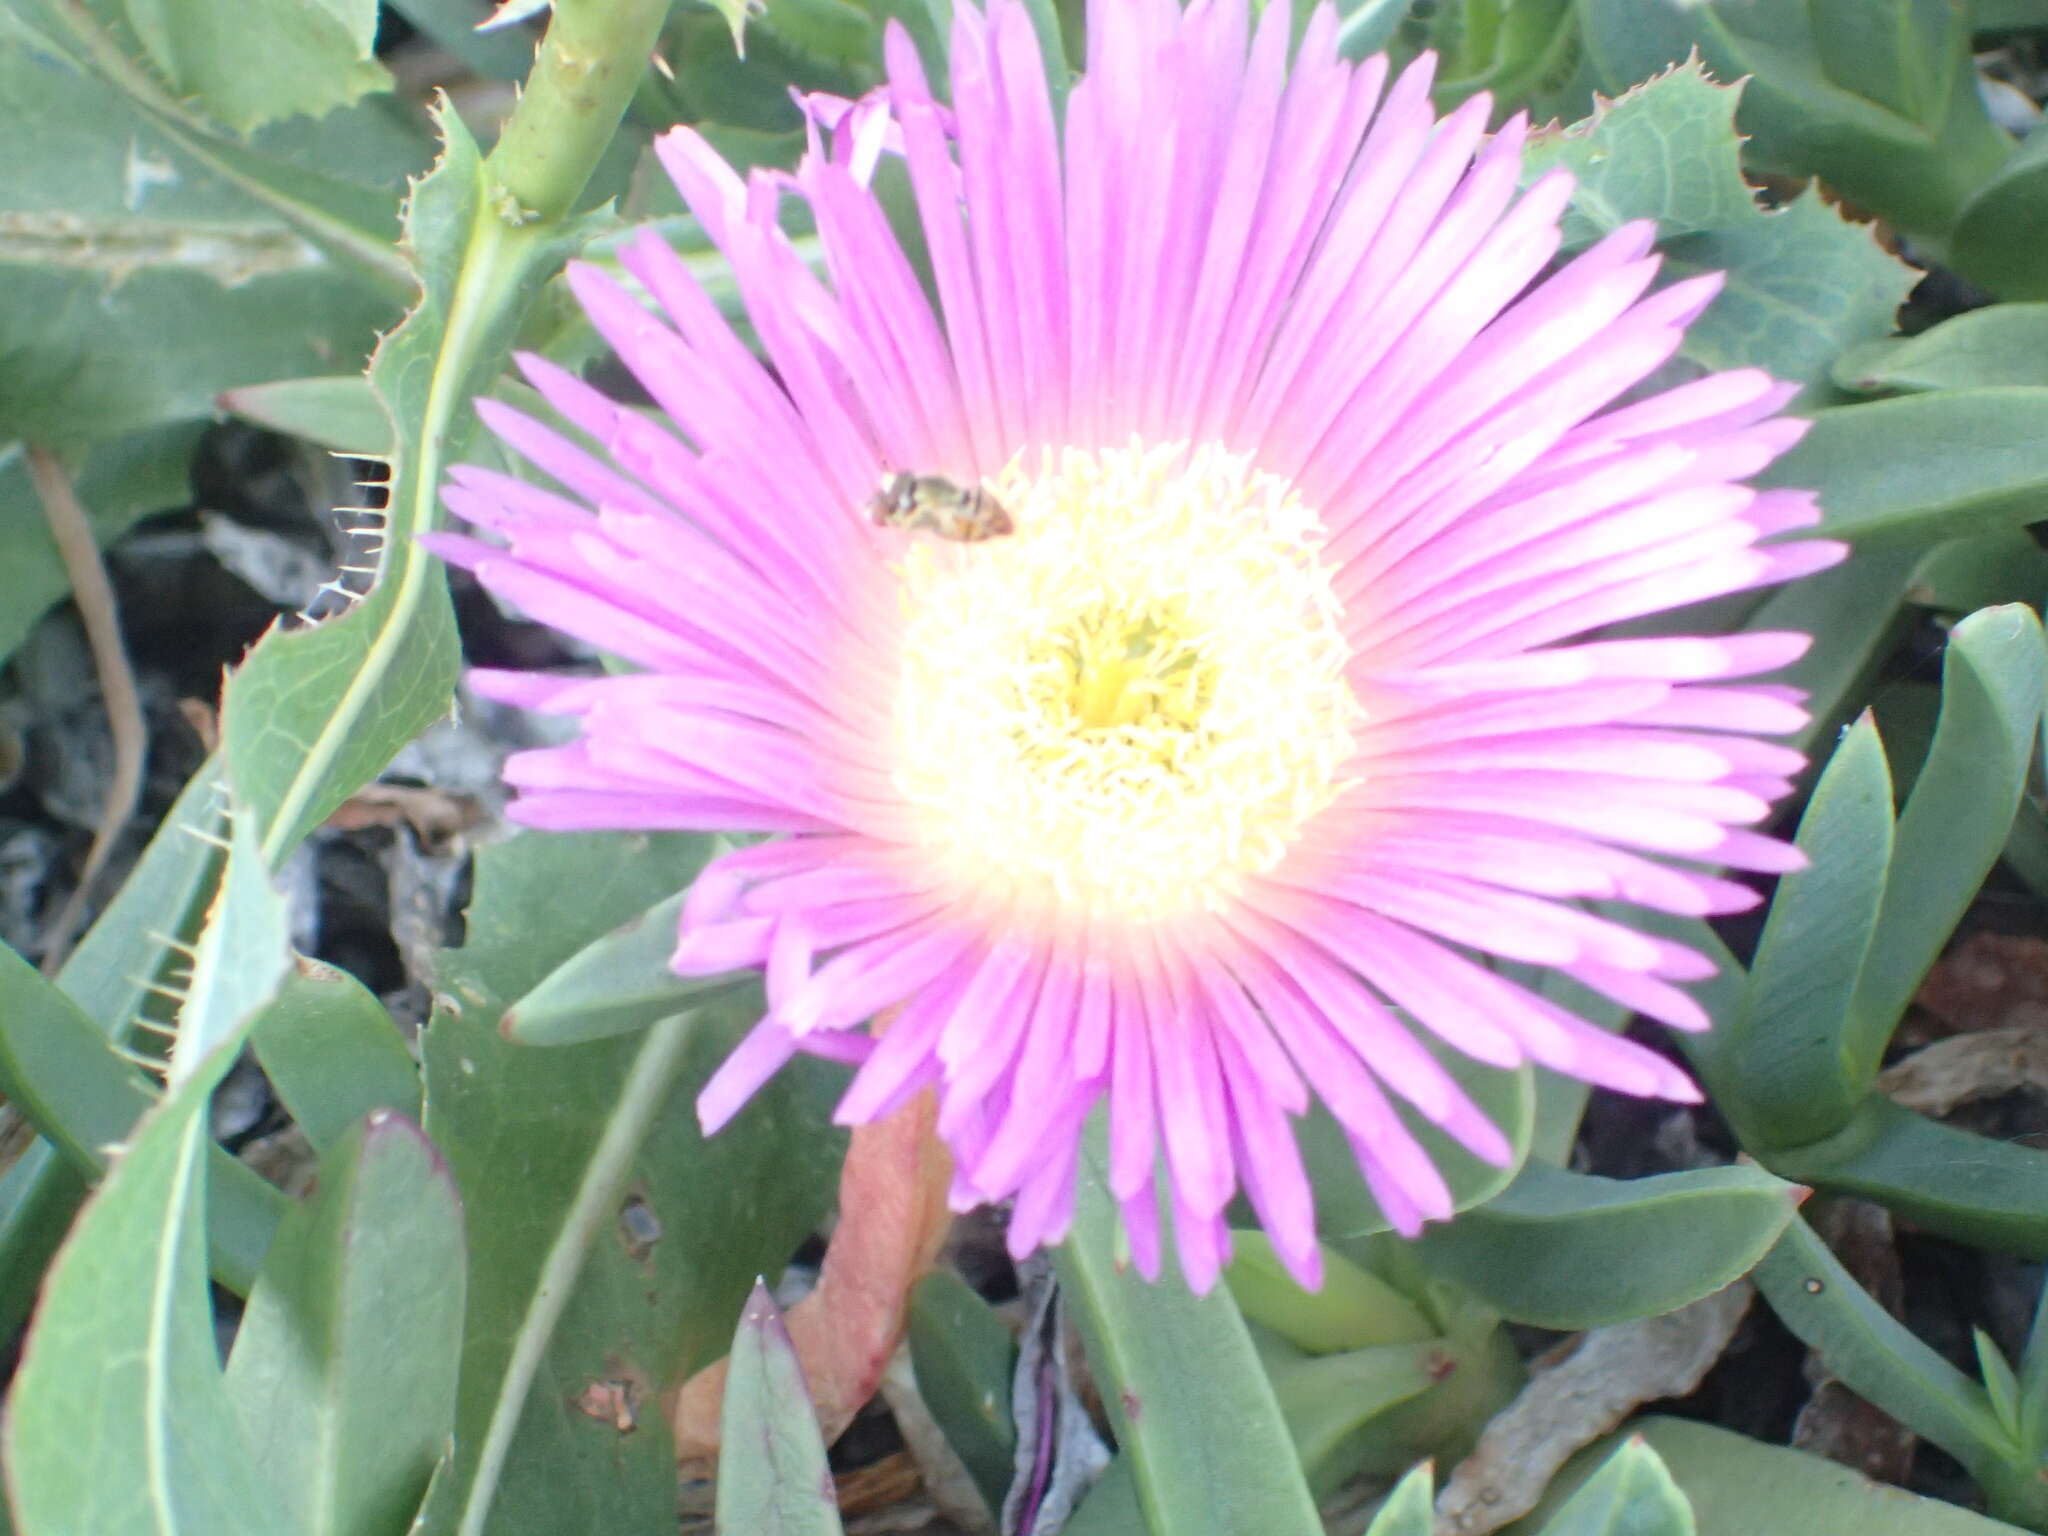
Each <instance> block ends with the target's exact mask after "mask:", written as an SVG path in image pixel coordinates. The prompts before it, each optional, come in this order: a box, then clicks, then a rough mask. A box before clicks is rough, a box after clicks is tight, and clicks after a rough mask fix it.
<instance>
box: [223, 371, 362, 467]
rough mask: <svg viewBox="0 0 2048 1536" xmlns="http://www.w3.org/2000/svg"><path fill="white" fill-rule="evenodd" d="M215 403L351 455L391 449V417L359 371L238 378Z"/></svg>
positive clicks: (264, 423)
mask: <svg viewBox="0 0 2048 1536" xmlns="http://www.w3.org/2000/svg"><path fill="white" fill-rule="evenodd" d="M220 408H221V409H222V410H224V411H227V412H228V413H229V414H231V415H235V416H239V417H241V418H242V419H243V420H244V421H251V422H254V423H255V424H256V425H257V426H259V427H268V428H269V429H270V430H271V431H273V432H284V433H288V434H290V435H291V436H293V437H302V438H304V439H305V440H306V441H307V442H309V443H318V444H319V445H320V446H321V447H323V448H332V449H333V450H334V451H335V452H336V453H346V454H352V455H354V456H356V457H357V458H365V459H381V458H384V457H385V456H386V455H388V454H389V453H390V452H391V448H392V440H391V418H390V417H389V416H387V415H385V414H384V407H383V406H382V405H380V404H379V403H378V401H377V392H376V390H375V389H374V388H372V387H371V384H370V381H369V380H368V379H367V378H365V377H363V375H361V374H359V373H349V374H342V375H339V376H337V377H331V378H330V377H323V378H312V379H277V380H274V381H273V382H271V383H268V384H244V385H242V386H241V387H239V388H236V389H224V390H222V391H221V393H220Z"/></svg>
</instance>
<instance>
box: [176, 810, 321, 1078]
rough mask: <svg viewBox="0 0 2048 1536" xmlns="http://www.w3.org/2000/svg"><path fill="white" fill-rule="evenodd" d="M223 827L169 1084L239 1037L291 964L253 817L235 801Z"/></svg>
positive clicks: (285, 919)
mask: <svg viewBox="0 0 2048 1536" xmlns="http://www.w3.org/2000/svg"><path fill="white" fill-rule="evenodd" d="M227 826H228V849H227V862H226V864H225V865H224V866H223V868H222V870H221V877H220V885H219V887H218V888H217V889H216V890H215V891H214V893H213V902H212V904H211V905H210V906H208V907H207V909H206V920H205V922H204V923H203V924H202V925H201V926H200V929H199V942H198V943H196V944H194V945H193V946H192V979H191V982H190V983H189V984H188V985H187V987H186V988H185V995H184V997H183V998H182V999H180V1001H179V1003H178V1015H177V1020H176V1023H177V1032H176V1034H174V1035H173V1036H172V1038H171V1052H170V1065H169V1071H168V1074H167V1078H168V1082H169V1084H170V1086H171V1088H172V1089H173V1090H175V1089H177V1088H178V1087H179V1086H181V1085H182V1084H183V1083H184V1082H185V1080H186V1079H187V1078H188V1077H190V1076H191V1075H192V1073H193V1072H195V1071H196V1070H198V1068H199V1065H200V1064H201V1063H204V1062H207V1061H210V1060H211V1059H212V1058H213V1056H214V1053H215V1052H216V1051H218V1050H220V1049H221V1048H222V1047H223V1046H224V1045H227V1044H229V1043H230V1042H236V1041H240V1040H243V1039H246V1038H247V1036H248V1034H249V1032H250V1030H251V1029H252V1028H253V1027H254V1026H255V1023H256V1020H257V1019H258V1018H259V1017H261V1015H262V1013H263V1010H264V1009H265V1008H267V1007H268V1006H269V1005H270V1003H271V1001H272V999H274V998H275V997H276V996H277V994H278V989H279V988H280V987H282V986H283V985H284V979H285V976H286V975H287V974H288V973H289V972H290V969H291V936H290V928H291V918H290V915H289V913H287V912H286V910H285V903H284V896H283V894H282V893H281V892H280V891H279V890H278V889H277V887H276V886H275V885H274V884H272V883H271V878H270V869H269V866H268V865H267V864H266V863H265V861H264V857H263V851H262V849H261V848H260V847H259V846H258V844H257V841H256V825H255V819H254V818H253V817H252V816H251V815H250V814H249V811H248V808H247V806H246V805H244V804H242V803H241V802H240V801H239V800H237V801H236V803H235V807H234V809H233V811H232V812H231V814H230V815H229V816H228V818H227Z"/></svg>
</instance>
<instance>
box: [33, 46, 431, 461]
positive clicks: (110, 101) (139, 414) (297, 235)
mask: <svg viewBox="0 0 2048 1536" xmlns="http://www.w3.org/2000/svg"><path fill="white" fill-rule="evenodd" d="M64 14H65V16H67V17H76V16H79V15H81V14H82V15H85V17H86V19H84V20H80V21H78V25H81V26H86V27H88V28H89V27H90V26H91V22H90V20H89V13H87V8H86V7H83V6H79V7H75V8H68V9H67V10H66V11H65V12H64ZM52 35H57V34H56V29H54V28H53V29H52ZM106 46H108V47H114V46H115V45H114V44H112V43H111V42H108V43H107V44H106ZM131 67H133V66H131ZM0 112H4V114H5V116H6V119H7V121H9V122H10V123H12V124H14V125H15V131H14V136H13V139H12V141H11V148H10V154H11V166H12V171H11V174H10V176H9V178H8V180H7V182H6V185H5V188H4V190H0V215H4V227H5V230H6V234H5V236H4V241H0V243H4V246H5V249H6V255H7V272H8V303H7V305H6V308H5V312H4V315H0V352H4V353H5V355H6V356H7V358H8V368H7V371H6V377H5V378H4V380H0V437H13V436H16V435H19V436H23V437H27V438H31V439H34V440H41V441H51V442H58V443H71V442H89V441H98V440H102V439H107V438H114V437H119V436H121V435H123V434H126V433H129V432H133V431H136V430H138V429H141V428H144V427H151V426H157V425H161V424H164V423H168V422H175V421H188V420H194V419H201V418H205V417H207V416H210V415H211V414H212V413H213V397H214V395H215V394H216V393H217V392H218V391H219V390H221V389H224V388H228V387H230V386H232V385H236V384H253V383H257V382H260V381H262V380H264V379H272V378H280V377H291V376H293V375H296V374H303V373H309V372H312V371H313V370H314V369H316V368H321V367H327V368H335V367H346V366H348V365H349V364H351V363H354V362H357V361H359V360H360V359H361V358H362V357H363V356H364V355H365V354H366V353H367V352H368V350H369V347H370V345H371V343H372V341H373V340H374V339H375V334H376V329H377V327H378V326H380V325H384V324H388V323H389V322H390V320H391V319H392V317H393V315H394V314H395V313H396V310H397V303H396V301H395V299H394V297H393V296H392V295H391V293H390V292H389V291H388V289H384V288H382V287H379V286H373V285H371V284H366V283H365V282H364V280H363V276H362V273H361V271H360V269H359V268H358V267H357V266H356V265H355V264H354V263H353V262H351V263H350V264H348V265H343V264H342V259H341V258H340V257H339V256H338V255H337V254H336V251H337V249H338V248H339V247H344V246H345V247H347V248H348V249H349V250H350V251H352V252H353V251H354V250H356V249H363V250H365V251H368V250H369V249H370V248H372V247H373V246H381V247H383V249H382V251H381V257H380V258H375V259H378V260H379V261H380V268H381V269H382V270H386V271H388V270H390V269H394V268H396V267H397V266H398V262H397V258H396V257H395V256H393V255H392V254H391V252H390V250H389V247H388V240H389V234H388V224H389V221H390V217H391V210H392V208H393V206H394V204H395V198H394V197H393V195H392V193H391V192H390V191H384V192H377V191H373V190H372V189H371V188H369V187H367V186H362V185H359V184H357V183H355V182H353V181H344V180H342V179H341V178H337V177H325V176H321V175H319V174H317V173H313V172H309V171H305V170H302V169H300V168H298V167H296V166H293V165H292V164H290V163H289V162H279V161H277V160H275V158H274V157H271V156H267V155H264V154H262V153H261V152H259V151H257V150H255V149H252V148H248V147H245V146H241V145H237V144H233V143H230V142H227V141H222V142H221V143H220V144H215V143H214V142H213V141H211V140H208V139H205V138H203V137H201V136H198V135H196V134H195V133H193V132H191V131H187V130H183V129H179V128H177V127H176V126H175V125H170V126H167V125H165V124H164V123H162V122H161V121H159V120H158V119H155V118H152V117H151V116H149V115H148V114H147V113H145V112H143V111H141V110H140V109H138V108H137V107H135V106H134V105H133V104H132V103H131V102H130V101H129V99H128V98H127V97H126V96H125V95H124V94H123V93H122V92H121V91H120V90H119V89H118V88H117V87H115V86H114V85H112V84H109V83H108V82H107V81H105V80H104V79H102V78H100V77H99V76H97V75H95V74H92V73H90V72H88V71H87V70H86V69H85V68H84V67H82V66H81V65H78V64H76V63H75V62H73V61H72V60H71V59H70V58H69V57H67V56H44V55H41V54H38V53H36V52H33V51H31V50H30V49H28V48H26V47H24V46H21V45H20V44H19V43H16V44H13V45H11V46H9V47H7V48H6V49H4V50H0ZM314 224H318V225H319V226H321V227H322V228H323V229H325V230H327V231H329V232H330V233H331V235H332V237H333V242H334V243H333V244H332V245H329V246H325V247H323V246H322V245H319V244H316V243H314V242H313V241H312V240H311V239H310V238H309V227H308V226H310V225H314ZM143 337H146V338H148V344H147V345H138V338H143Z"/></svg>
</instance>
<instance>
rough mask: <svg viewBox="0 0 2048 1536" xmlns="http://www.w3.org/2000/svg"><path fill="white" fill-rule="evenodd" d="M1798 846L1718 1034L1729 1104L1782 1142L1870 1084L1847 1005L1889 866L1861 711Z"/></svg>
mask: <svg viewBox="0 0 2048 1536" xmlns="http://www.w3.org/2000/svg"><path fill="white" fill-rule="evenodd" d="M1799 847H1800V849H1801V851H1803V852H1804V853H1805V854H1806V857H1807V861H1808V864H1807V868H1806V869H1804V870H1801V871H1799V872H1797V873H1794V874H1790V875H1787V876H1785V877H1784V879H1782V880H1780V881H1779V882H1778V892H1777V896H1776V898H1775V899H1774V900H1773V901H1772V903H1771V914H1770V919H1769V921H1768V922H1766V924H1765V925H1764V932H1763V937H1762V938H1761V939H1760V940H1759V941H1758V944H1757V952H1756V958H1755V960H1754V962H1753V963H1752V965H1751V967H1750V981H1749V990H1748V993H1747V994H1746V996H1745V997H1744V999H1743V1007H1742V1011H1741V1013H1740V1015H1738V1017H1737V1018H1736V1019H1735V1020H1734V1021H1733V1022H1732V1024H1731V1026H1730V1027H1729V1030H1728V1034H1727V1037H1726V1039H1725V1040H1724V1041H1722V1042H1720V1044H1721V1045H1722V1046H1723V1047H1724V1048H1725V1051H1726V1053H1727V1055H1728V1056H1729V1058H1730V1059H1731V1061H1732V1062H1733V1063H1734V1065H1735V1070H1736V1074H1737V1075H1736V1077H1735V1079H1734V1081H1733V1082H1731V1083H1729V1084H1726V1085H1724V1086H1725V1087H1726V1088H1727V1089H1728V1091H1731V1092H1733V1093H1735V1094H1736V1095H1737V1096H1738V1099H1739V1104H1738V1108H1737V1109H1736V1111H1735V1112H1736V1113H1737V1114H1739V1116H1740V1117H1741V1119H1742V1122H1743V1124H1744V1125H1745V1126H1749V1127H1753V1128H1754V1132H1755V1134H1757V1135H1759V1136H1765V1137H1769V1138H1771V1139H1772V1141H1773V1142H1774V1143H1775V1144H1780V1145H1796V1144H1798V1143H1801V1142H1808V1141H1815V1140H1818V1139H1819V1138H1821V1137H1823V1136H1827V1135H1830V1134H1832V1133H1833V1132H1835V1131H1837V1130H1839V1129H1840V1128H1841V1126H1842V1125H1843V1124H1844V1123H1845V1122H1846V1121H1847V1120H1848V1118H1849V1115H1850V1114H1851V1112H1852V1111H1853V1110H1854V1109H1855V1107H1856V1105H1857V1104H1858V1103H1860V1102H1861V1101H1862V1098H1863V1096H1864V1094H1865V1093H1866V1092H1868V1090H1869V1086H1870V1085H1869V1078H1868V1076H1867V1075H1866V1074H1863V1073H1860V1072H1858V1071H1857V1070H1855V1069H1854V1068H1853V1067H1852V1066H1851V1062H1850V1054H1851V1045H1850V1038H1849V1037H1850V1004H1851V1001H1852V999H1853V998H1854V996H1855V993H1856V987H1857V979H1858V977H1859V976H1861V974H1862V971H1863V964H1864V959H1865V956H1866V955H1867V954H1868V953H1869V950H1870V943H1871V935H1872V933H1874V932H1875V931H1876V928H1877V921H1878V909H1879V906H1880V905H1881V903H1882V901H1883V899H1884V892H1885V874H1886V871H1887V870H1888V869H1889V868H1890V867H1891V864H1892V784H1891V774H1890V772H1889V770H1888V768H1887V766H1886V763H1885V755H1884V746H1883V743H1882V742H1880V741H1879V739H1878V735H1877V726H1876V724H1875V722H1874V721H1873V719H1872V718H1871V717H1870V716H1869V715H1867V714H1866V715H1865V716H1864V717H1863V718H1862V719H1861V720H1859V721H1857V722H1856V725H1855V726H1854V727H1853V728H1852V729H1851V730H1850V731H1849V733H1848V735H1846V736H1844V737H1843V738H1842V744H1841V745H1840V746H1839V747H1837V748H1836V749H1835V755H1834V756H1833V757H1832V758H1831V759H1829V761H1828V767H1827V771H1826V772H1825V773H1823V774H1822V775H1821V780H1820V784H1819V786H1818V787H1817V788H1816V789H1815V790H1814V792H1813V798H1812V800H1811V801H1810V802H1809V803H1808V805H1807V808H1806V815H1805V817H1804V818H1803V819H1802V820H1801V821H1800V824H1799Z"/></svg>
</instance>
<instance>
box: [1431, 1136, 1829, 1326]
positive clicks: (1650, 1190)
mask: <svg viewBox="0 0 2048 1536" xmlns="http://www.w3.org/2000/svg"><path fill="white" fill-rule="evenodd" d="M1801 1194H1802V1191H1801V1190H1800V1189H1799V1187H1798V1186H1797V1185H1793V1184H1787V1183H1785V1182H1784V1181H1783V1180H1781V1179H1776V1178H1773V1177H1772V1176H1771V1175H1770V1174H1768V1173H1765V1172H1764V1171H1763V1170H1762V1169H1760V1168H1756V1167H1752V1166H1746V1165H1744V1166H1736V1167H1729V1168H1701V1169H1694V1170H1690V1171H1687V1172H1682V1173H1666V1174H1658V1175H1656V1176H1655V1177H1652V1178H1645V1179H1628V1180H1621V1179H1603V1178H1594V1177H1592V1176H1591V1175H1588V1174H1579V1173H1568V1172H1566V1171H1565V1170H1563V1169H1561V1168H1550V1167H1546V1166H1543V1165H1541V1164H1534V1163H1532V1164H1530V1165H1529V1166H1527V1167H1525V1168H1524V1169H1523V1170H1522V1172H1521V1174H1520V1175H1519V1176H1518V1177H1517V1178H1516V1180H1515V1182H1514V1183H1513V1184H1510V1185H1509V1186H1508V1187H1507V1189H1506V1190H1505V1191H1503V1192H1502V1193H1501V1194H1499V1195H1497V1196H1495V1197H1494V1198H1493V1199H1492V1200H1489V1201H1488V1202H1487V1203H1486V1204H1485V1205H1482V1206H1479V1207H1477V1208H1476V1209H1474V1210H1470V1211H1467V1212H1465V1213H1464V1214H1463V1215H1462V1216H1460V1217H1459V1218H1458V1219H1457V1220H1456V1221H1454V1222H1450V1223H1447V1224H1446V1225H1444V1226H1440V1227H1432V1228H1430V1229H1429V1230H1428V1231H1426V1232H1425V1233H1424V1235H1423V1237H1422V1239H1421V1248H1422V1254H1423V1261H1424V1263H1425V1264H1426V1265H1427V1266H1428V1268H1429V1271H1430V1273H1432V1274H1436V1275H1441V1276H1442V1277H1444V1278H1445V1279H1449V1280H1454V1281H1456V1282H1458V1283H1459V1284H1461V1285H1464V1286H1466V1287H1467V1288H1469V1289H1470V1290H1472V1291H1473V1292H1475V1293H1476V1294H1477V1295H1478V1296H1480V1297H1481V1298H1482V1299H1484V1300H1485V1301H1486V1302H1487V1303H1488V1304H1489V1305H1491V1306H1493V1307H1495V1308H1497V1309H1498V1310H1499V1311H1500V1313H1501V1314H1502V1315H1503V1316H1505V1317H1507V1318H1509V1319H1511V1320H1512V1321H1515V1322H1520V1323H1532V1324H1535V1325H1537V1326H1538V1327H1543V1328H1561V1329H1578V1328H1598V1327H1602V1326H1605V1325H1607V1324H1610V1323H1619V1322H1626V1321H1629V1320H1631V1319H1634V1318H1639V1317H1654V1316H1658V1315H1660V1314H1662V1313H1665V1312H1672V1311H1676V1310H1677V1309H1678V1308H1679V1307H1682V1306H1685V1305H1686V1304H1687V1303H1689V1302H1693V1301H1697V1300H1698V1299H1699V1298H1700V1297H1702V1296H1707V1295H1710V1294H1712V1293H1713V1292H1715V1291H1718V1290H1719V1289H1721V1287H1722V1286H1724V1285H1727V1284H1728V1283H1729V1282H1731V1281H1733V1280H1735V1279H1738V1278H1739V1277H1740V1276H1742V1275H1743V1274H1745V1273H1747V1272H1748V1271H1749V1269H1750V1268H1751V1266H1753V1265H1754V1264H1755V1263H1756V1261H1757V1260H1758V1259H1760V1258H1761V1257H1762V1256H1763V1255H1764V1253H1765V1252H1766V1251H1768V1250H1769V1248H1770V1247H1771V1245H1772V1244H1773V1243H1774V1242H1776V1241H1777V1238H1778V1234H1779V1233H1781V1232H1782V1231H1784V1229H1785V1226H1786V1224H1787V1223H1788V1222H1790V1221H1791V1219H1792V1213H1793V1211H1794V1210H1795V1209H1796V1208H1797V1206H1798V1202H1799V1199H1800V1197H1801Z"/></svg>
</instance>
